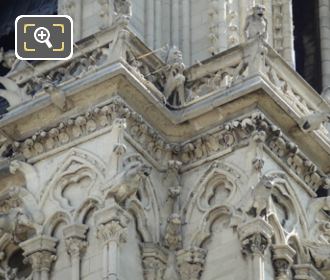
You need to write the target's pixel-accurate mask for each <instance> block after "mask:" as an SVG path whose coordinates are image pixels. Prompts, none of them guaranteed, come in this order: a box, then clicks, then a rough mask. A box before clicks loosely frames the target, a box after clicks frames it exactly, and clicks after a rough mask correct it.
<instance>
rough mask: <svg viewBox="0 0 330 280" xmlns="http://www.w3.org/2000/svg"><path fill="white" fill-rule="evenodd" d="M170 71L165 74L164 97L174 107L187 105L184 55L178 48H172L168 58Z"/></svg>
mask: <svg viewBox="0 0 330 280" xmlns="http://www.w3.org/2000/svg"><path fill="white" fill-rule="evenodd" d="M166 62H167V64H168V70H167V72H166V74H165V76H166V82H165V85H164V95H165V99H166V102H167V103H168V104H169V105H171V106H172V107H179V106H182V105H184V103H185V90H184V83H185V81H186V78H185V76H184V75H183V71H184V69H185V65H184V64H183V59H182V53H181V51H180V50H179V49H178V48H177V47H176V46H173V47H172V48H170V50H169V52H168V56H167V61H166Z"/></svg>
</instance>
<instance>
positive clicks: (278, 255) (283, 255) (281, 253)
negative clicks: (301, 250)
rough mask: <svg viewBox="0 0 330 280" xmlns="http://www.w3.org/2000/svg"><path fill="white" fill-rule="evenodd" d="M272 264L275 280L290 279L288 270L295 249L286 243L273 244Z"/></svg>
mask: <svg viewBox="0 0 330 280" xmlns="http://www.w3.org/2000/svg"><path fill="white" fill-rule="evenodd" d="M272 252H273V266H274V270H275V279H276V280H290V274H289V271H290V269H291V265H292V263H293V257H294V255H295V254H296V251H295V250H293V249H292V248H291V247H290V246H288V245H273V246H272Z"/></svg>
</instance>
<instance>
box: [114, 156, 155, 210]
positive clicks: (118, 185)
mask: <svg viewBox="0 0 330 280" xmlns="http://www.w3.org/2000/svg"><path fill="white" fill-rule="evenodd" d="M150 172H151V167H149V166H147V165H145V164H143V163H142V162H140V161H136V162H133V163H130V164H129V165H127V166H126V167H125V168H124V170H123V171H121V172H120V173H118V174H117V175H116V176H115V177H114V178H113V180H112V187H111V189H110V191H109V192H108V196H109V197H113V198H114V199H115V200H116V202H117V203H119V204H121V203H124V202H125V201H126V200H127V199H128V198H130V197H131V196H133V195H135V194H136V192H137V190H138V189H139V187H140V184H141V183H143V181H144V179H145V178H146V177H147V176H149V174H150Z"/></svg>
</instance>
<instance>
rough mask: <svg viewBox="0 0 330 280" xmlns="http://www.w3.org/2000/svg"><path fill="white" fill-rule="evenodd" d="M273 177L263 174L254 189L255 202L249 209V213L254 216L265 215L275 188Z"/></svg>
mask: <svg viewBox="0 0 330 280" xmlns="http://www.w3.org/2000/svg"><path fill="white" fill-rule="evenodd" d="M273 186H274V183H273V178H272V177H268V176H263V177H262V178H261V179H260V181H259V183H258V184H257V185H256V186H255V188H254V189H253V203H252V206H251V207H250V208H249V210H248V214H251V215H253V216H254V217H262V216H263V217H265V216H266V214H267V213H266V211H267V207H268V203H269V198H270V195H271V192H272V189H273Z"/></svg>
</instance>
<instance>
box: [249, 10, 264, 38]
mask: <svg viewBox="0 0 330 280" xmlns="http://www.w3.org/2000/svg"><path fill="white" fill-rule="evenodd" d="M265 11H266V9H265V6H263V5H256V6H254V7H253V8H252V15H249V16H248V17H247V18H246V23H245V27H244V33H245V37H246V39H247V40H251V39H256V38H261V39H263V40H267V27H268V22H267V19H266V17H265Z"/></svg>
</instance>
